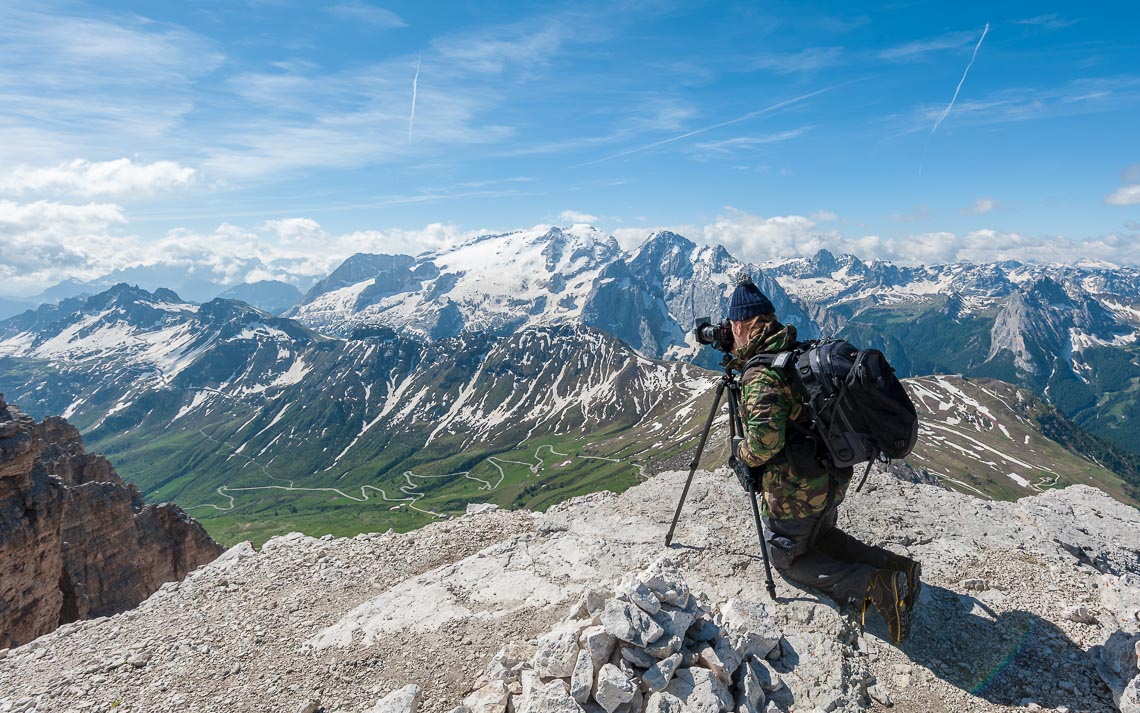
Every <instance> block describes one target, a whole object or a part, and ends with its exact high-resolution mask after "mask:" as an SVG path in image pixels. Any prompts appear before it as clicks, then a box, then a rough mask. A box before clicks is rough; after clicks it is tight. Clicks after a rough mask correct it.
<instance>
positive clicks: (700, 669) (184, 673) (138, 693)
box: [0, 470, 1140, 713]
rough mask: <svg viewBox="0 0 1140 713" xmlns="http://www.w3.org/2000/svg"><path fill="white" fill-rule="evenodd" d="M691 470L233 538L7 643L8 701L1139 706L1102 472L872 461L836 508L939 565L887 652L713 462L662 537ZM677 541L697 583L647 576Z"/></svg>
mask: <svg viewBox="0 0 1140 713" xmlns="http://www.w3.org/2000/svg"><path fill="white" fill-rule="evenodd" d="M685 475H686V474H685V472H666V473H662V474H659V475H657V476H655V477H654V478H652V479H650V480H649V481H647V482H645V483H642V484H640V485H638V486H636V487H634V488H631V489H629V490H627V491H626V492H625V493H623V494H622V495H621V496H616V495H613V494H609V493H595V494H593V495H588V496H583V497H581V498H576V499H574V500H572V501H568V502H566V503H562V504H560V505H556V506H554V507H552V508H550V509H549V510H548V511H547V512H545V513H541V514H538V513H531V512H526V511H517V510H515V511H512V510H503V509H499V510H487V511H483V512H478V513H472V514H470V515H466V516H464V517H459V518H455V519H452V520H447V521H441V522H436V523H433V524H431V525H429V526H427V527H424V528H421V529H419V530H415V531H412V532H408V533H394V532H389V533H386V534H383V535H358V536H356V537H353V538H351V539H342V538H333V537H331V536H326V537H322V538H320V539H315V538H311V537H305V536H303V535H301V534H299V533H295V534H292V535H287V536H284V537H276V538H273V539H271V540H270V541H269V542H267V543H266V544H265V546H264V547H263V548H262V549H261V551H255V550H254V549H253V548H252V547H251V546H249V545H248V544H246V545H239V546H237V547H234V548H232V549H231V550H229V551H228V552H227V553H225V554H224V555H222V557H220V558H219V559H218V560H216V561H215V562H213V563H211V564H210V565H207V566H205V567H201V568H199V569H198V570H196V571H195V572H193V573H191V574H190V576H188V577H187V578H186V579H185V580H183V581H182V582H181V583H169V584H166V585H164V586H163V587H162V588H161V589H160V590H159V591H158V592H156V593H155V594H154V595H153V596H151V597H150V598H149V599H147V600H146V601H145V602H143V603H142V604H141V605H140V606H139V607H137V608H135V609H132V610H130V611H128V612H125V613H123V614H120V615H118V616H114V617H105V618H101V619H98V620H93V621H81V622H76V623H74V624H71V625H68V626H66V627H63V628H61V629H59V630H58V631H56V632H54V633H52V634H49V635H47V636H43V637H40V638H39V639H37V640H35V641H33V642H31V643H30V644H27V645H24V646H21V647H19V648H16V649H13V650H11V651H8V652H6V653H5V652H4V651H3V650H0V711H13V712H20V713H27V712H28V711H33V710H35V711H57V710H58V711H66V710H96V709H98V710H109V709H112V708H113V709H114V710H115V711H116V712H117V713H118V712H119V711H133V712H143V711H146V712H148V713H149V712H151V711H167V710H180V711H181V710H185V711H203V712H204V711H235V712H236V711H243V712H244V711H264V712H266V713H269V712H274V713H276V712H278V711H286V712H287V713H289V712H303V713H313V712H314V711H317V710H320V711H325V712H327V713H365V712H366V711H367V712H368V713H417V712H418V713H449V712H453V711H454V712H456V713H465V711H464V708H462V707H461V706H465V707H466V709H469V710H470V711H471V712H472V713H476V711H477V710H479V711H494V713H507V711H508V705H509V704H512V705H515V709H514V711H513V713H539V711H558V712H559V713H578V709H579V708H581V709H582V710H584V711H585V712H586V713H601V711H605V710H607V707H606V706H612V707H613V713H635V711H650V710H652V713H698V711H699V712H700V713H728V711H730V710H731V711H738V710H740V709H743V710H744V711H748V706H749V705H751V706H753V707H754V708H755V709H756V710H757V713H775V712H777V711H778V712H780V713H790V712H791V711H796V712H798V713H810V712H813V711H827V712H828V713H863V712H864V711H878V710H883V709H884V707H886V706H890V710H891V713H930V712H931V711H970V712H971V713H1006V712H1007V711H1010V710H1054V711H1061V710H1069V711H1074V712H1075V711H1088V712H1090V713H1112V712H1113V711H1117V710H1121V711H1128V712H1129V713H1132V711H1134V710H1135V708H1134V707H1132V708H1130V707H1129V706H1134V700H1135V692H1136V690H1137V685H1140V684H1138V683H1137V682H1136V678H1137V675H1140V671H1138V670H1137V669H1136V659H1135V657H1134V655H1135V648H1134V647H1133V648H1132V649H1129V648H1128V647H1129V645H1131V644H1132V643H1134V639H1133V638H1132V637H1133V635H1134V633H1135V631H1136V628H1135V627H1136V624H1134V623H1133V622H1136V623H1140V619H1137V618H1136V611H1137V606H1138V604H1137V601H1136V600H1137V594H1138V590H1140V582H1137V580H1136V575H1138V574H1140V554H1138V553H1140V513H1138V512H1137V511H1136V510H1135V509H1134V508H1132V507H1129V506H1127V505H1123V504H1121V503H1119V502H1116V501H1114V500H1113V499H1112V498H1110V497H1109V496H1107V495H1106V494H1104V493H1103V492H1100V491H1098V490H1095V489H1093V488H1089V487H1085V486H1070V487H1068V488H1065V489H1064V490H1058V491H1049V492H1045V493H1042V494H1040V495H1035V496H1032V497H1026V498H1022V499H1021V500H1018V501H1016V502H993V501H986V500H981V499H978V498H975V497H970V496H967V495H963V494H959V493H954V492H950V491H947V490H943V489H940V488H935V487H931V486H929V485H924V484H915V483H909V482H903V481H899V480H897V479H894V478H892V477H890V476H889V475H887V474H885V473H883V472H881V471H878V470H875V471H872V473H871V477H870V479H869V480H868V481H867V486H866V487H865V488H864V489H863V491H862V492H860V493H852V494H851V496H850V497H849V499H848V501H847V502H846V503H845V505H844V507H843V508H842V510H841V513H840V525H841V526H842V527H843V528H844V529H845V530H847V531H849V532H851V533H852V534H854V535H856V536H858V537H860V538H861V539H863V540H864V541H867V542H871V543H873V544H877V545H881V546H885V547H888V548H890V549H892V550H895V551H898V552H901V553H906V554H910V555H912V556H915V557H917V558H918V559H920V560H922V563H923V578H924V581H925V587H924V589H923V592H922V594H921V597H920V600H919V604H918V607H917V608H916V615H915V622H914V629H913V632H912V634H911V637H910V639H909V640H908V641H907V642H906V643H905V644H903V645H902V646H894V645H891V644H890V643H888V642H887V641H886V640H885V631H884V627H883V625H882V622H881V621H880V620H879V619H877V618H873V614H872V615H868V618H867V621H866V625H865V626H864V625H863V622H861V621H860V620H859V616H858V612H854V613H852V612H849V611H844V610H841V609H840V608H838V607H837V606H836V605H835V604H834V603H832V602H831V601H830V600H828V599H826V598H824V597H820V596H819V595H817V594H815V593H813V592H812V591H810V590H804V589H800V588H797V587H794V586H791V585H790V584H789V583H788V582H786V581H784V580H783V579H781V578H780V577H779V576H777V577H776V589H777V600H776V601H775V602H773V601H771V600H769V599H768V598H767V594H766V593H765V589H764V573H763V563H762V561H761V559H760V556H759V550H758V543H757V541H756V531H755V529H754V526H753V523H752V513H751V508H750V505H749V504H748V501H747V497H746V496H745V495H744V494H743V493H742V492H741V490H740V488H739V486H738V485H737V484H736V481H735V479H734V478H732V476H731V474H730V473H729V472H728V471H726V470H722V471H717V472H713V473H698V474H697V477H696V478H695V479H694V481H693V483H692V487H691V489H690V490H689V495H688V501H687V502H686V504H685V508H684V510H683V512H682V515H681V520H680V522H679V524H678V528H677V530H676V533H675V541H674V543H673V547H672V548H665V547H664V546H663V538H664V536H665V532H666V530H667V529H668V527H669V524H670V520H671V518H672V516H673V513H674V509H675V507H676V504H677V498H678V497H679V495H680V493H681V489H682V485H683V483H684V481H685ZM662 556H665V557H667V558H668V559H669V560H670V561H672V562H673V563H674V564H675V566H676V570H677V572H678V573H680V574H683V575H684V579H683V580H680V579H679V578H676V577H674V575H673V574H672V573H670V572H667V571H665V570H667V569H668V568H667V567H659V568H658V569H659V570H661V571H659V572H650V573H649V574H650V576H645V574H646V572H645V570H646V567H647V565H650V564H652V563H654V562H661V563H662V564H664V563H663V561H662V559H661V558H662ZM629 573H642V574H640V575H637V574H635V575H634V576H632V577H629V576H628V575H629ZM654 575H659V576H654ZM686 587H687V588H688V598H687V599H686V597H685V594H686V592H685V588H686ZM646 590H648V592H647V591H646ZM654 599H656V604H655V603H654ZM654 609H656V613H650V612H651V611H652V610H654ZM710 614H711V615H712V616H711V617H710V616H709V615H710ZM689 616H693V619H692V621H688V622H686V621H685V619H686V618H688V617H689ZM595 617H596V618H597V621H598V623H594V619H595ZM571 622H575V623H571ZM710 622H711V623H710ZM587 624H588V626H586V625H587ZM580 626H585V628H582V629H579V627H580ZM669 632H671V633H669ZM681 632H683V633H681ZM675 635H676V636H679V638H680V648H679V649H677V650H674V649H675V647H676V646H677V640H676V639H674V638H673V637H674V636H675ZM622 637H625V638H622ZM777 639H778V647H772V648H771V649H770V650H767V647H768V646H769V644H770V643H771V642H772V641H773V640H777ZM686 640H688V642H686ZM619 642H625V643H624V644H623V643H619ZM702 642H703V643H702ZM708 642H712V643H711V645H707V646H706V645H704V644H707V643H708ZM611 646H612V648H611ZM745 647H753V650H752V651H749V652H748V655H747V656H743V657H740V658H742V660H740V661H738V660H737V658H738V655H739V654H740V653H741V652H742V651H744V649H745ZM764 650H767V653H766V654H764V655H761V654H760V652H761V651H764ZM615 651H617V652H618V656H617V658H615V657H614V652H615ZM670 651H671V652H672V653H668V652H670ZM677 653H679V654H681V656H680V660H678V659H674V658H672V657H673V656H674V655H675V654H677ZM665 654H667V655H665ZM693 654H696V660H692V655H693ZM734 654H736V655H734ZM662 655H664V657H663V658H659V656H662ZM650 659H652V661H651V660H650ZM666 661H668V662H669V663H665V664H664V665H661V664H662V662H666ZM674 662H675V663H677V664H678V665H677V667H676V668H673V663H674ZM623 664H624V666H623ZM766 664H767V665H766ZM607 666H608V667H607ZM769 666H770V667H771V668H770V669H769ZM655 667H656V670H653V669H654V668H655ZM730 669H733V670H732V672H731V673H730ZM512 671H513V672H514V673H512ZM528 671H529V673H528ZM686 671H687V673H686ZM631 673H632V674H633V675H632V676H631V675H630V674H631ZM773 673H775V674H778V676H773ZM514 674H517V680H514V679H515V678H516V676H515V675H514ZM536 677H537V683H538V684H541V687H539V686H537V685H535V684H536ZM481 679H482V680H481ZM591 679H592V680H591ZM1106 679H1109V680H1106ZM496 681H498V683H496ZM726 681H731V685H729V684H728V683H727V682H726ZM757 683H759V686H757V685H756V684H757ZM780 683H782V685H779V684H780ZM662 684H664V689H663V691H657V690H654V687H655V686H656V687H660V686H661V685H662ZM643 686H644V689H643ZM670 687H672V690H670ZM524 689H525V691H526V693H527V694H528V695H526V696H524ZM476 692H481V693H480V695H478V696H474V697H472V694H475V693H476ZM658 693H661V694H662V695H658V696H656V697H654V695H655V694H658ZM761 693H763V696H764V702H763V704H761V697H760V694H761ZM718 694H719V695H718ZM599 696H600V697H599ZM627 696H628V698H627ZM512 699H513V703H512ZM580 699H584V700H585V703H580V702H579V700H580ZM623 699H625V702H622V701H623ZM635 700H640V701H641V704H640V706H639V707H638V708H636V709H635V708H634V705H633V702H634V701H635ZM465 701H467V702H466V703H465ZM524 704H525V705H524ZM457 708H458V711H457Z"/></svg>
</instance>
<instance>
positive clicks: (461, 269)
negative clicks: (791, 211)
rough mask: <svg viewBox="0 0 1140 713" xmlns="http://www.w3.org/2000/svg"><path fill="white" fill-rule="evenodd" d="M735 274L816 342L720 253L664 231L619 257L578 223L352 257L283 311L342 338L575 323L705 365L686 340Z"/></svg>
mask: <svg viewBox="0 0 1140 713" xmlns="http://www.w3.org/2000/svg"><path fill="white" fill-rule="evenodd" d="M741 271H747V272H750V273H751V274H752V275H753V277H754V279H755V280H756V282H757V284H758V285H759V286H760V287H761V289H763V290H764V291H765V292H766V293H767V294H768V295H769V297H771V299H772V301H773V303H774V304H775V306H776V309H777V312H778V313H779V314H780V316H781V319H784V320H785V321H790V322H792V323H794V324H796V326H797V327H798V328H799V329H800V333H801V335H802V336H804V337H805V338H807V337H812V336H815V335H817V334H818V330H817V329H816V328H815V325H814V323H813V322H812V320H811V318H810V317H809V316H808V315H807V313H806V311H805V310H804V309H803V308H802V307H800V306H799V305H797V304H796V303H794V302H793V301H792V300H791V299H790V298H789V297H788V296H787V294H786V293H785V292H784V290H783V288H782V287H781V286H780V285H779V284H778V283H777V282H776V281H775V280H772V279H771V278H769V277H768V276H766V275H765V274H764V273H763V272H762V271H761V270H760V269H759V268H758V267H756V266H755V265H749V264H745V263H742V262H740V261H739V260H737V259H735V258H734V257H732V256H731V255H729V253H728V251H726V250H725V249H724V248H723V247H719V246H717V247H709V246H698V245H696V244H695V243H693V242H692V241H690V240H688V239H687V238H684V237H682V236H680V235H676V234H675V233H670V232H661V233H655V234H653V235H650V236H649V238H648V239H647V240H646V242H645V243H644V244H643V245H642V246H641V247H640V248H639V249H638V250H636V251H634V252H633V253H632V254H630V255H627V254H625V253H623V252H622V251H621V248H620V247H619V246H618V244H617V241H616V240H614V238H613V237H611V236H609V235H606V234H604V233H602V232H600V231H598V230H596V229H594V228H591V227H589V226H581V225H575V226H572V227H570V228H549V229H545V228H540V229H534V230H530V231H521V232H516V233H505V234H501V235H486V236H482V237H478V238H475V239H473V240H471V241H469V242H467V243H465V244H463V245H460V246H459V247H456V248H449V249H445V250H440V251H437V252H434V253H425V254H423V255H420V256H418V257H411V256H406V255H365V254H359V255H354V256H353V257H351V258H349V259H348V260H346V261H345V262H344V264H343V265H341V266H340V268H338V269H337V270H336V271H335V272H333V273H332V274H331V275H330V276H329V277H328V278H327V279H325V280H323V281H322V282H320V283H318V284H317V285H316V286H314V287H313V289H312V290H310V292H309V294H308V295H306V296H305V299H304V300H303V301H302V303H301V304H300V305H299V306H298V307H297V308H296V309H295V310H293V311H292V312H290V313H289V314H290V316H292V317H295V318H296V319H298V320H299V321H301V322H304V323H305V324H307V325H309V326H311V327H313V328H314V329H317V330H320V331H322V332H326V333H330V334H336V335H341V336H351V335H352V334H353V333H356V332H358V331H359V330H362V329H364V330H367V329H370V328H374V327H377V326H384V327H389V328H392V329H396V330H397V331H400V332H402V333H406V334H410V335H416V336H421V337H426V338H429V339H445V338H448V337H453V336H456V335H458V334H460V333H464V332H467V333H489V334H497V335H502V334H510V333H512V332H515V331H517V330H519V329H522V328H526V327H530V326H537V325H556V324H581V325H587V326H592V327H596V328H598V329H600V330H602V331H604V332H607V333H609V334H610V335H612V336H614V337H617V338H618V339H621V340H622V341H624V342H625V343H627V344H628V345H630V346H631V347H633V348H634V349H635V350H636V351H637V352H638V353H640V354H642V355H644V356H647V357H651V358H684V359H686V360H689V361H692V360H697V361H699V362H701V363H704V362H707V365H708V366H712V365H713V364H714V363H715V362H716V359H715V358H714V355H712V354H706V353H705V351H706V350H704V349H703V348H700V347H698V345H696V343H695V342H694V341H693V340H692V336H691V334H690V332H691V329H692V326H693V322H694V320H695V319H696V318H697V317H710V318H711V319H713V320H715V321H719V320H720V319H722V318H723V316H724V314H726V313H727V310H728V302H729V299H730V297H731V295H732V290H733V289H734V287H735V284H734V282H733V278H734V276H735V275H736V274H737V273H739V272H741Z"/></svg>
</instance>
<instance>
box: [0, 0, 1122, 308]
mask: <svg viewBox="0 0 1140 713" xmlns="http://www.w3.org/2000/svg"><path fill="white" fill-rule="evenodd" d="M1130 6H1131V7H1130ZM1137 20H1140V8H1138V7H1137V6H1136V5H1135V4H1132V3H1110V4H1104V3H1087V4H1084V5H1074V4H1072V3H1067V4H1052V5H1049V4H1044V3H1000V4H991V3H980V2H979V3H963V4H957V5H954V4H948V3H933V2H930V3H927V2H884V3H879V4H862V5H860V6H857V7H856V6H854V5H853V4H851V3H811V4H809V3H791V2H789V3H754V2H748V3H727V2H704V3H702V2H665V1H660V2H634V3H622V2H585V3H534V2H531V3H517V2H497V1H495V0H491V1H481V2H467V3H410V2H409V3H404V2H400V3H379V2H375V3H366V2H363V1H362V0H350V1H348V2H341V3H319V4H318V3H305V2H286V1H279V0H257V1H254V2H234V1H227V2H187V3H182V4H175V3H154V2H46V3H40V2H14V3H6V4H4V5H3V6H0V28H2V29H0V97H2V99H3V102H4V111H3V112H0V247H2V248H3V250H2V252H0V279H2V280H4V282H6V283H7V287H4V286H0V293H9V294H14V293H20V292H24V293H27V292H30V291H33V290H35V289H42V287H43V286H46V285H48V284H51V283H53V282H54V281H56V280H58V279H62V278H64V277H77V278H80V279H90V278H92V277H95V276H97V275H98V274H101V273H103V272H107V271H109V270H111V269H115V268H122V267H126V266H129V265H137V264H144V263H147V262H155V261H163V262H167V263H175V264H176V263H179V262H180V261H181V262H183V263H185V264H187V265H190V264H193V265H196V266H206V267H205V268H203V269H209V270H213V271H214V273H215V274H216V275H217V276H220V277H224V279H226V280H230V281H233V280H237V281H240V280H242V279H253V278H255V277H267V276H275V277H286V278H290V279H291V278H292V277H296V276H297V275H306V274H307V275H313V274H317V273H319V272H321V271H323V270H327V269H328V267H329V265H330V264H335V261H336V260H339V259H341V258H343V257H344V256H345V255H347V254H350V253H351V252H354V251H357V250H366V251H373V252H385V251H386V252H417V251H419V250H422V249H430V248H436V247H440V246H444V245H447V244H449V243H451V242H455V241H457V240H462V239H463V238H464V237H466V236H468V235H470V234H472V233H475V232H481V231H485V230H495V231H501V230H510V229H515V228H522V227H529V226H532V225H536V224H541V223H551V224H563V225H565V224H569V223H573V222H589V223H592V224H594V225H596V226H597V227H599V228H602V229H604V230H607V231H609V232H611V233H613V234H614V235H616V236H617V237H618V238H619V240H620V241H621V242H622V243H623V245H625V246H627V247H632V246H634V245H636V244H637V243H638V241H639V240H641V239H643V238H644V237H645V235H647V234H648V233H649V231H650V230H653V229H656V228H661V227H669V228H673V229H677V230H679V231H680V232H683V233H684V234H686V235H688V236H689V237H691V238H693V239H695V240H698V241H700V242H721V243H723V244H725V245H726V246H727V247H728V248H729V249H730V250H731V251H733V252H734V254H737V255H738V256H739V257H742V258H745V259H754V260H764V259H771V258H774V257H779V256H787V255H792V254H796V253H804V252H811V251H813V250H814V249H817V248H819V247H828V248H831V249H832V250H834V251H836V252H843V251H850V252H854V253H856V254H858V255H860V256H862V257H865V258H875V257H881V258H885V259H892V260H895V261H899V262H908V263H916V262H928V263H929V262H941V261H947V260H955V259H975V260H988V259H1004V258H1008V257H1014V258H1021V259H1044V260H1066V261H1075V260H1078V259H1081V258H1090V259H1098V260H1108V261H1113V262H1117V263H1129V264H1137V263H1140V249H1138V248H1140V238H1138V234H1140V136H1138V131H1137V126H1138V125H1140V123H1138V121H1137V116H1138V114H1140V40H1137V39H1136V36H1137V33H1136V27H1137V24H1138V23H1137ZM983 33H984V39H983ZM967 68H968V72H967ZM413 107H414V108H413ZM253 259H256V261H259V265H260V266H259V267H258V268H257V270H256V271H252V272H251V270H250V268H249V265H250V264H251V263H250V260H253Z"/></svg>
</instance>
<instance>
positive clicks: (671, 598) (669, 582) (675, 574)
mask: <svg viewBox="0 0 1140 713" xmlns="http://www.w3.org/2000/svg"><path fill="white" fill-rule="evenodd" d="M640 579H641V581H642V582H644V583H645V586H646V587H648V588H649V589H650V590H651V591H652V592H653V593H654V594H656V595H657V598H658V599H660V600H661V602H662V603H664V604H671V605H673V606H675V607H684V606H685V605H686V604H687V603H688V601H689V586H688V584H686V583H685V578H684V577H683V576H682V575H681V572H680V570H678V569H677V565H676V564H675V563H674V562H673V560H672V559H670V558H669V557H659V558H658V559H657V560H655V561H654V562H653V564H651V565H650V566H649V567H648V568H646V569H645V571H644V572H642V573H641V575H640Z"/></svg>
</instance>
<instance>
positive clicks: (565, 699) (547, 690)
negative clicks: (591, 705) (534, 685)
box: [524, 680, 582, 713]
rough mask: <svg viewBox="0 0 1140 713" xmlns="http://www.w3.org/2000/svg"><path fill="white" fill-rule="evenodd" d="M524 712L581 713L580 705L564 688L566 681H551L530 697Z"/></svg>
mask: <svg viewBox="0 0 1140 713" xmlns="http://www.w3.org/2000/svg"><path fill="white" fill-rule="evenodd" d="M524 713H582V706H580V705H578V702H577V701H576V700H574V698H572V697H571V696H570V693H569V691H567V690H566V682H565V681H561V680H556V681H551V682H550V683H548V684H546V685H545V686H543V687H542V688H541V689H539V690H538V692H537V695H535V696H533V697H531V698H530V700H529V701H528V705H527V706H526V709H525V712H524Z"/></svg>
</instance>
